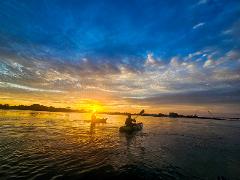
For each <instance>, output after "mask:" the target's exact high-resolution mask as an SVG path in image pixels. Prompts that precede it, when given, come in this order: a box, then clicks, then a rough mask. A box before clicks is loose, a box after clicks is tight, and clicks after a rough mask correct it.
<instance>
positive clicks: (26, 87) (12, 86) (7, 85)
mask: <svg viewBox="0 0 240 180" xmlns="http://www.w3.org/2000/svg"><path fill="white" fill-rule="evenodd" d="M0 87H1V88H16V89H22V90H26V91H37V92H48V93H62V92H63V91H60V90H50V89H41V88H33V87H29V86H23V85H19V84H13V83H8V82H0Z"/></svg>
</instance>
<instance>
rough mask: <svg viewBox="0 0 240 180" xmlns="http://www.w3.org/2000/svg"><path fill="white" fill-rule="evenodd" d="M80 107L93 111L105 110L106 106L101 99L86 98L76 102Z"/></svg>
mask: <svg viewBox="0 0 240 180" xmlns="http://www.w3.org/2000/svg"><path fill="white" fill-rule="evenodd" d="M76 107H77V108H78V109H85V110H87V111H91V112H103V111H104V110H105V107H104V106H103V104H102V103H101V102H100V101H97V100H92V99H84V100H82V101H81V102H78V103H77V104H76Z"/></svg>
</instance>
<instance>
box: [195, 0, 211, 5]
mask: <svg viewBox="0 0 240 180" xmlns="http://www.w3.org/2000/svg"><path fill="white" fill-rule="evenodd" d="M207 2H208V0H200V1H198V3H197V4H198V5H201V4H206V3H207Z"/></svg>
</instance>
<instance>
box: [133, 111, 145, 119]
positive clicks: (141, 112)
mask: <svg viewBox="0 0 240 180" xmlns="http://www.w3.org/2000/svg"><path fill="white" fill-rule="evenodd" d="M143 113H144V109H143V110H141V111H140V113H139V114H138V115H137V117H138V116H141V115H143ZM137 117H135V118H134V119H137Z"/></svg>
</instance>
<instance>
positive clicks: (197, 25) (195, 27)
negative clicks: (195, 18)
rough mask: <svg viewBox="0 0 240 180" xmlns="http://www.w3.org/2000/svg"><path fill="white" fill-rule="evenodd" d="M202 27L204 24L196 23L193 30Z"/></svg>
mask: <svg viewBox="0 0 240 180" xmlns="http://www.w3.org/2000/svg"><path fill="white" fill-rule="evenodd" d="M204 25H205V23H204V22H201V23H198V24H196V25H195V26H193V29H197V28H200V27H202V26H204Z"/></svg>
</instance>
